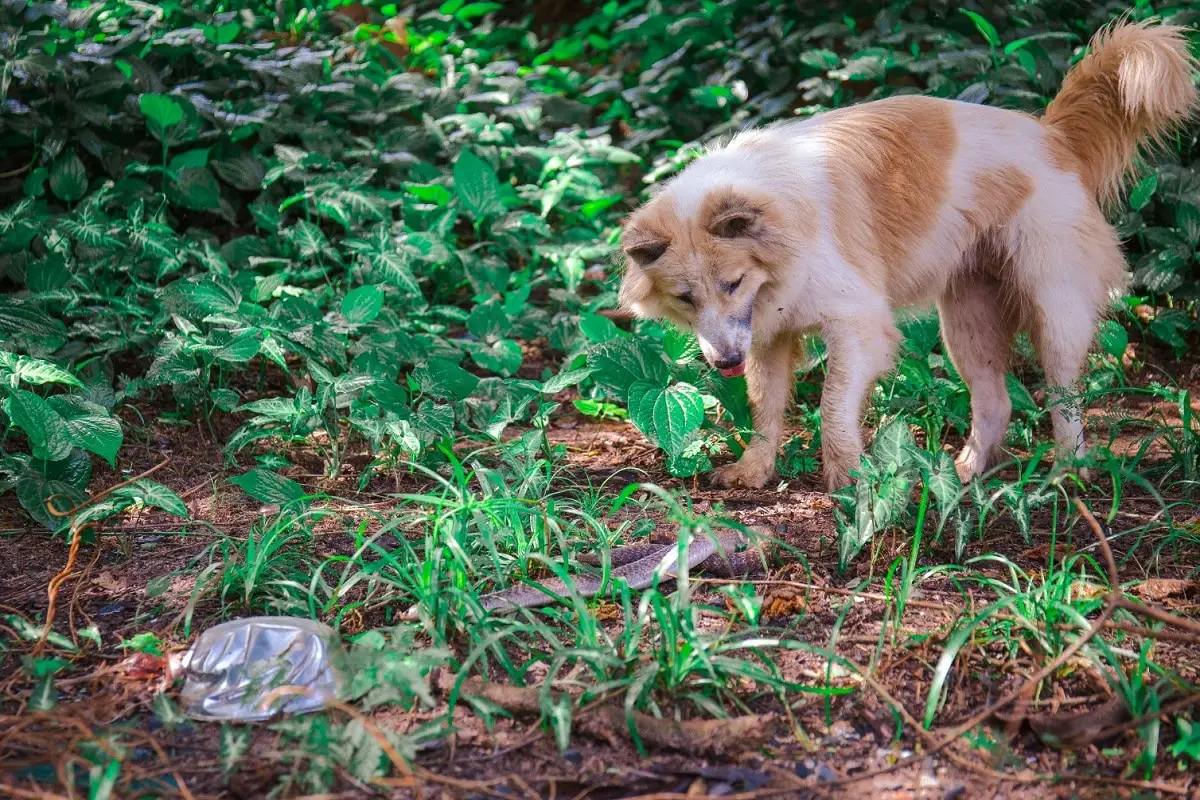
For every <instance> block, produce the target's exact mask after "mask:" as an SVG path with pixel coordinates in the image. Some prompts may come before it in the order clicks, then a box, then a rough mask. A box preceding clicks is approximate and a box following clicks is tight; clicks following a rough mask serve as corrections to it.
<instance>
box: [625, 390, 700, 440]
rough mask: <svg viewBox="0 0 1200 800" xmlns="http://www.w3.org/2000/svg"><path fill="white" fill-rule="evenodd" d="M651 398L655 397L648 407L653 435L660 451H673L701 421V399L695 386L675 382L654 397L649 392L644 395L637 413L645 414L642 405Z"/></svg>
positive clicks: (694, 430) (697, 427)
mask: <svg viewBox="0 0 1200 800" xmlns="http://www.w3.org/2000/svg"><path fill="white" fill-rule="evenodd" d="M650 397H654V405H653V407H652V409H651V410H650V413H651V416H652V418H653V420H654V437H655V439H656V440H657V441H658V444H659V446H660V447H662V449H663V450H666V451H667V452H668V453H670V454H672V455H673V454H676V453H678V452H680V450H681V449H682V445H683V443H684V442H685V441H686V440H687V439H688V438H689V437H690V436H691V435H692V434H693V433H695V432H696V431H697V430H699V429H700V425H701V424H702V423H703V422H704V398H702V397H701V396H700V391H699V390H698V389H697V388H696V387H695V386H692V385H691V384H687V383H676V384H673V385H671V386H669V387H667V388H666V389H665V390H664V391H661V392H658V393H657V395H656V396H655V395H653V394H651V395H647V396H646V397H643V398H642V401H641V405H640V407H639V412H640V413H643V414H644V413H645V411H646V408H645V404H646V402H647V400H648V399H649V398H650Z"/></svg>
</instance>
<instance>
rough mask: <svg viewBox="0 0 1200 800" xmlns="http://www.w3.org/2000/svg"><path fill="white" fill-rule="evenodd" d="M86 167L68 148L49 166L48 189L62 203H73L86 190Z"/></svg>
mask: <svg viewBox="0 0 1200 800" xmlns="http://www.w3.org/2000/svg"><path fill="white" fill-rule="evenodd" d="M87 186H88V176H87V167H85V166H84V165H83V161H82V160H81V159H80V158H79V156H77V155H76V154H75V151H74V150H70V151H68V152H66V153H64V154H63V155H61V156H59V157H58V158H57V159H55V160H54V166H52V167H51V168H50V191H52V192H54V196H55V197H57V198H58V199H59V200H62V201H63V202H64V203H74V202H75V201H76V200H78V199H79V198H81V197H83V195H84V194H85V193H86V192H87Z"/></svg>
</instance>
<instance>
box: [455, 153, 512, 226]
mask: <svg viewBox="0 0 1200 800" xmlns="http://www.w3.org/2000/svg"><path fill="white" fill-rule="evenodd" d="M454 193H455V194H456V195H457V196H458V199H459V201H461V202H462V204H463V206H464V207H465V208H466V209H467V213H468V214H470V215H471V218H472V219H474V220H475V221H477V222H478V221H481V220H484V219H487V218H488V217H490V216H493V215H495V214H496V213H497V212H499V211H500V210H501V209H502V208H503V206H502V205H501V204H500V180H499V178H497V177H496V172H495V170H493V169H492V168H491V167H490V166H489V165H488V164H487V162H485V161H484V160H483V159H482V158H480V157H479V156H477V155H475V154H474V153H472V152H471V151H470V150H463V151H462V152H461V153H459V156H458V160H456V161H455V162H454Z"/></svg>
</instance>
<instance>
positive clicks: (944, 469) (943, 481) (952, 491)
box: [926, 450, 962, 514]
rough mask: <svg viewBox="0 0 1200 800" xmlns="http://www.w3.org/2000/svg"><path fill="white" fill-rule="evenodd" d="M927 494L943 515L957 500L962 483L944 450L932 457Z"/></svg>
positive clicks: (952, 460) (952, 462) (952, 461)
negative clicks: (931, 497) (928, 493)
mask: <svg viewBox="0 0 1200 800" xmlns="http://www.w3.org/2000/svg"><path fill="white" fill-rule="evenodd" d="M926 480H928V481H929V492H930V494H932V495H933V498H934V500H935V501H936V502H937V505H938V508H940V509H942V513H943V514H944V513H945V512H946V510H947V509H949V508H950V507H951V506H952V505H953V504H954V502H955V501H956V500H957V499H958V495H959V490H961V489H962V483H961V482H960V481H959V479H958V472H957V471H956V470H955V469H954V459H952V458H951V457H950V454H949V453H947V452H946V451H945V450H938V451H937V452H936V453H935V454H934V456H933V465H932V469H931V470H930V473H929V476H928V477H927V478H926Z"/></svg>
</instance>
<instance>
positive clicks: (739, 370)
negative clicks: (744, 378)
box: [721, 361, 746, 378]
mask: <svg viewBox="0 0 1200 800" xmlns="http://www.w3.org/2000/svg"><path fill="white" fill-rule="evenodd" d="M745 373H746V362H745V361H743V362H742V363H740V364H738V365H737V366H736V367H730V368H729V369H723V370H721V374H722V375H724V376H725V377H726V378H736V377H737V376H738V375H744V374H745Z"/></svg>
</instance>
